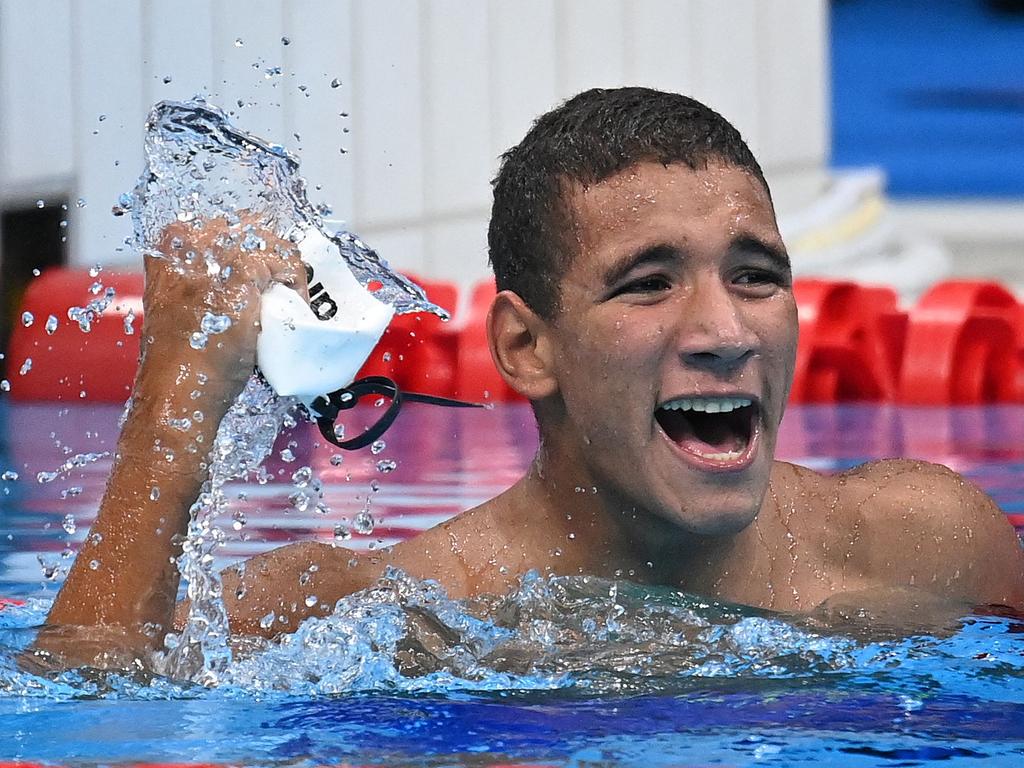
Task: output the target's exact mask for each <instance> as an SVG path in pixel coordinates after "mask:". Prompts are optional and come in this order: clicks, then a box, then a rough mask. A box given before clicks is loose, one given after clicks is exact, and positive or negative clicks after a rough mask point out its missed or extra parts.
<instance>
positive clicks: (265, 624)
mask: <svg viewBox="0 0 1024 768" xmlns="http://www.w3.org/2000/svg"><path fill="white" fill-rule="evenodd" d="M276 618H277V614H275V613H274V612H273V611H271V612H270V613H268V614H266V615H265V616H264V617H263V618H262V619H260V628H261V629H270V627H271V626H272V625H273V623H274V619H276Z"/></svg>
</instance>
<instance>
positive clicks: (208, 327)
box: [199, 312, 231, 335]
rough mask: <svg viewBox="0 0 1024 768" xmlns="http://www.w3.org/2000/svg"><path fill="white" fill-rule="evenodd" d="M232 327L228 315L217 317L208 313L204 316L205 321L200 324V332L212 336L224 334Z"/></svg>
mask: <svg viewBox="0 0 1024 768" xmlns="http://www.w3.org/2000/svg"><path fill="white" fill-rule="evenodd" d="M230 327H231V318H230V317H228V316H227V315H215V314H213V313H212V312H206V313H205V314H204V315H203V319H202V320H201V321H200V322H199V328H200V330H201V331H202V332H203V333H205V334H211V335H213V334H218V333H224V331H226V330H227V329H228V328H230Z"/></svg>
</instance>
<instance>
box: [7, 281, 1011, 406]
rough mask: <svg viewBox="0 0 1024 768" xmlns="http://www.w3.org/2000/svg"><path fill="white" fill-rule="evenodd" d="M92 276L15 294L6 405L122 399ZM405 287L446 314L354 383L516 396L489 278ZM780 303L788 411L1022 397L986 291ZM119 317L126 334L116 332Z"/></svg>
mask: <svg viewBox="0 0 1024 768" xmlns="http://www.w3.org/2000/svg"><path fill="white" fill-rule="evenodd" d="M99 280H100V282H102V284H103V287H102V288H101V289H100V293H99V295H97V294H96V293H94V292H93V291H92V290H91V287H92V286H93V284H94V283H95V282H97V280H96V278H94V277H92V276H90V275H89V274H88V273H87V272H86V271H84V270H69V269H54V270H48V271H47V272H45V273H44V274H43V275H42V276H41V277H39V278H38V279H37V280H35V281H34V282H33V283H32V284H31V285H30V286H29V288H28V290H27V291H26V293H25V297H24V300H23V304H22V307H21V311H22V312H30V313H31V314H32V316H33V318H34V320H33V322H32V323H30V324H29V326H27V327H26V326H24V325H22V324H18V325H16V327H15V329H14V333H13V335H12V337H11V343H10V348H9V351H8V355H7V371H6V378H7V379H8V380H9V381H10V383H11V388H10V396H11V398H12V399H14V400H43V401H54V400H57V401H66V402H78V401H81V400H85V401H90V402H123V401H124V400H125V399H126V398H127V396H128V394H129V391H130V388H131V384H132V380H133V378H134V375H135V366H136V361H137V358H138V350H139V336H140V334H141V327H142V290H143V277H142V274H141V273H138V272H134V273H115V272H103V273H101V276H100V278H99ZM419 282H420V283H421V284H423V285H424V288H425V289H426V292H427V295H428V297H430V298H431V300H433V301H434V302H435V303H437V304H439V305H441V306H443V307H446V308H448V309H449V310H452V311H453V314H454V317H453V319H452V320H451V321H450V322H447V323H445V322H442V321H441V320H440V319H438V318H436V317H433V316H431V315H423V314H416V315H403V316H400V317H397V318H395V320H394V321H393V322H392V324H391V326H390V327H389V328H388V329H387V331H385V333H384V336H383V337H382V339H381V341H380V343H379V344H378V345H377V347H376V348H375V350H374V352H373V353H372V354H371V356H370V358H369V360H368V361H367V363H366V365H365V366H364V367H363V369H362V371H361V372H360V376H371V375H378V376H387V377H389V378H392V379H394V380H395V381H396V382H398V384H399V385H400V386H401V387H402V388H403V389H406V390H412V391H418V392H424V393H426V394H431V395H438V396H441V397H449V398H451V397H454V398H460V399H464V400H473V401H490V402H507V401H515V400H522V398H521V397H520V396H519V395H518V394H517V393H515V392H514V391H513V390H512V389H511V388H510V387H509V386H508V385H507V384H506V383H505V382H504V380H503V379H502V377H501V375H500V374H499V373H498V371H497V369H496V368H495V366H494V363H493V361H492V360H491V354H490V349H489V346H488V343H487V332H486V319H487V313H488V311H489V309H490V305H491V303H492V301H493V299H494V295H495V287H494V281H493V280H492V279H487V280H484V281H481V282H479V283H477V284H476V285H475V286H473V287H472V288H470V289H465V290H464V291H463V290H460V288H459V287H458V286H456V285H455V284H453V283H447V282H443V281H424V280H420V281H419ZM107 288H112V289H113V290H114V291H115V295H114V297H113V299H112V300H111V301H110V302H108V303H107V304H106V306H104V307H103V308H102V309H101V310H96V311H95V313H94V314H95V317H94V318H93V320H92V329H91V331H90V332H89V333H83V332H82V330H81V329H80V328H79V325H78V323H77V322H75V321H74V320H72V319H69V316H68V310H69V307H79V308H85V311H88V307H89V305H90V302H94V301H96V300H97V299H101V298H102V297H103V292H104V291H105V290H106V289H107ZM794 294H795V297H796V302H797V309H798V314H799V322H800V343H799V346H798V349H797V359H796V366H795V371H794V378H793V388H792V393H791V398H790V399H791V401H792V402H796V403H801V402H803V403H833V402H842V401H849V400H871V401H883V402H902V403H926V404H956V403H985V402H1024V308H1022V306H1021V305H1020V304H1019V303H1018V302H1017V300H1016V298H1015V297H1014V296H1013V294H1012V293H1010V291H1008V290H1007V289H1006V288H1004V287H1002V286H1001V285H999V284H997V283H993V282H984V281H964V280H952V281H946V282H943V283H939V284H937V285H935V286H934V287H933V288H932V289H931V290H930V291H928V293H926V294H925V295H924V296H923V297H922V298H921V300H920V301H919V302H918V303H917V305H916V306H914V307H911V308H910V309H909V310H908V311H903V310H901V309H900V308H899V307H898V304H897V296H896V293H895V291H894V290H892V289H891V288H887V287H870V286H864V285H859V284H856V283H852V282H849V281H834V280H807V279H801V280H797V281H795V283H794ZM460 295H461V296H462V299H463V300H462V301H460ZM129 313H132V314H133V315H134V317H135V321H134V323H133V324H132V325H131V330H132V331H133V332H132V333H127V332H126V325H125V320H126V319H127V317H128V314H129ZM51 316H52V317H53V318H54V320H52V321H49V318H50V317H51ZM48 321H49V322H48ZM54 323H56V329H55V330H54V328H53V324H54ZM29 360H31V364H28V362H27V361H29ZM22 371H24V373H22Z"/></svg>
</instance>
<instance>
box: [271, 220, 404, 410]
mask: <svg viewBox="0 0 1024 768" xmlns="http://www.w3.org/2000/svg"><path fill="white" fill-rule="evenodd" d="M299 253H300V254H301V257H302V261H303V262H305V264H306V276H307V278H308V283H309V298H310V300H309V302H308V303H307V302H306V300H305V299H304V298H303V297H302V296H301V295H299V294H298V293H297V292H295V291H294V290H292V289H291V288H288V287H287V286H284V285H281V284H279V283H278V284H275V285H273V286H271V287H270V288H269V289H267V291H266V292H264V294H263V300H262V306H261V311H260V324H261V326H262V328H261V331H260V334H259V338H258V340H257V343H256V364H257V365H258V366H259V369H260V371H261V372H262V373H263V376H264V377H265V378H266V380H267V381H268V382H269V383H270V386H272V387H273V388H274V391H275V392H277V394H279V395H286V396H293V397H297V398H299V399H300V400H302V401H303V402H304V403H305V404H306V405H309V404H310V403H311V402H312V401H313V400H314V399H315V398H316V397H318V396H320V395H324V394H326V393H328V392H333V391H334V390H337V389H340V388H342V387H345V386H347V385H348V384H350V383H351V382H352V380H353V379H354V378H355V376H356V373H358V371H359V369H360V368H361V367H362V365H363V363H364V362H366V359H367V358H368V357H369V356H370V353H371V352H372V351H373V348H374V347H375V346H376V344H377V342H378V341H379V340H380V337H381V336H382V335H383V333H384V330H385V329H386V328H387V326H388V323H390V322H391V318H392V317H393V316H394V314H395V310H394V307H392V306H391V305H390V304H386V303H384V302H382V301H380V300H379V299H377V298H376V297H375V296H374V295H373V294H372V293H370V291H368V290H367V289H366V288H364V287H363V286H362V285H360V284H359V282H358V281H357V280H356V278H355V277H354V276H353V274H352V271H351V270H350V269H349V268H348V265H347V263H346V262H345V259H344V258H343V257H342V255H341V253H340V252H339V251H338V247H337V246H336V245H335V244H334V243H333V242H331V240H330V239H328V238H327V237H326V236H325V235H324V234H323V232H321V231H320V230H319V229H317V228H315V227H311V228H310V229H309V230H308V231H307V233H306V236H305V238H304V239H303V240H302V242H300V243H299Z"/></svg>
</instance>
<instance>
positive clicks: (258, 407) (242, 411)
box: [156, 376, 296, 685]
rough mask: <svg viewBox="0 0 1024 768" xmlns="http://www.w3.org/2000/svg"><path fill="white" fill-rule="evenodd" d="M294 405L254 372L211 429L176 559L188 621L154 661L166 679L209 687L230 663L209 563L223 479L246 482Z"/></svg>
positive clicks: (217, 538) (218, 535)
mask: <svg viewBox="0 0 1024 768" xmlns="http://www.w3.org/2000/svg"><path fill="white" fill-rule="evenodd" d="M295 407H296V402H295V401H294V400H292V399H290V398H279V397H277V396H276V395H275V394H274V391H273V390H272V389H271V388H270V386H269V385H267V384H266V382H264V381H263V380H262V379H259V378H257V377H255V376H254V377H252V378H251V379H250V380H249V382H248V384H247V385H246V387H245V390H244V391H243V392H242V394H241V395H240V396H239V398H238V400H237V401H236V402H235V403H234V405H233V406H232V407H231V409H230V410H229V411H228V413H227V415H226V416H225V417H224V420H223V421H222V422H221V424H220V427H219V429H218V430H217V437H216V439H215V441H214V446H213V451H212V454H211V462H210V476H209V478H208V480H207V481H206V483H205V484H204V485H203V488H202V490H201V491H200V494H199V498H198V499H197V500H196V502H195V504H193V506H192V509H191V521H190V522H189V528H188V536H187V538H186V540H185V542H184V544H183V546H182V554H181V555H180V556H179V558H178V568H179V570H180V571H181V575H182V578H183V579H184V580H185V581H186V583H187V584H188V588H187V590H188V598H189V600H190V603H191V605H190V609H189V616H188V620H187V621H186V623H185V627H184V628H183V630H182V632H181V634H180V635H168V637H167V639H166V644H167V648H168V651H167V652H166V653H164V654H163V655H162V656H161V657H160V658H158V659H157V664H156V668H157V669H158V670H159V671H160V672H161V673H163V674H165V675H167V676H169V677H173V678H181V679H187V680H192V681H194V682H198V683H202V684H204V685H214V684H217V683H218V682H219V680H220V676H221V675H222V674H223V672H224V670H226V669H227V668H228V666H229V665H230V663H231V649H230V647H229V646H228V637H229V628H228V618H227V613H226V611H225V609H224V601H223V592H222V586H221V581H220V576H219V574H217V572H216V571H215V570H214V567H213V564H214V557H215V553H216V550H217V549H218V548H219V547H220V546H221V545H222V544H223V543H224V539H225V533H224V530H223V529H222V528H221V527H219V526H218V525H217V518H218V517H219V516H220V514H221V513H222V512H223V511H224V510H225V509H226V507H227V498H226V496H225V492H224V486H225V484H226V483H227V482H228V481H229V480H233V479H242V480H249V479H250V478H252V477H253V476H254V475H255V473H256V472H257V471H258V470H259V468H260V465H261V464H262V462H263V460H264V459H265V458H266V457H267V456H268V455H269V454H270V451H271V449H272V448H273V446H274V440H275V438H276V437H277V433H278V431H279V430H280V429H281V426H282V424H283V423H284V421H285V419H286V418H287V416H288V413H289V411H291V410H293V409H294V408H295Z"/></svg>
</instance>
